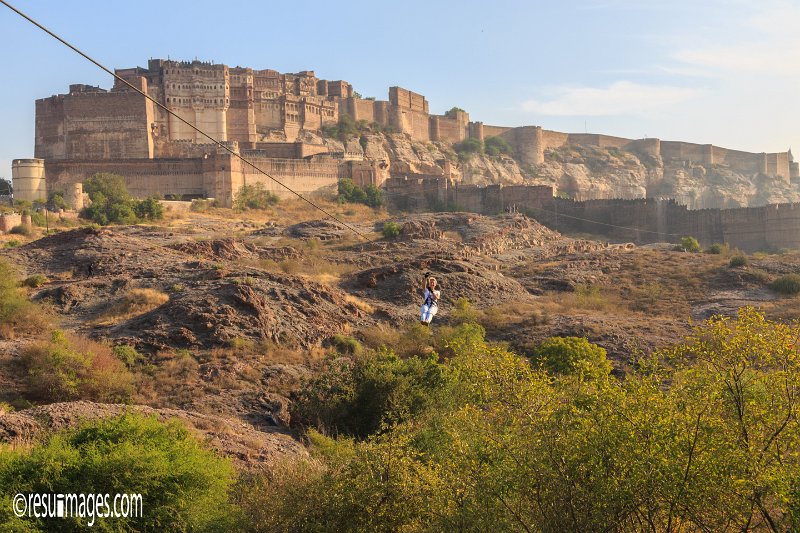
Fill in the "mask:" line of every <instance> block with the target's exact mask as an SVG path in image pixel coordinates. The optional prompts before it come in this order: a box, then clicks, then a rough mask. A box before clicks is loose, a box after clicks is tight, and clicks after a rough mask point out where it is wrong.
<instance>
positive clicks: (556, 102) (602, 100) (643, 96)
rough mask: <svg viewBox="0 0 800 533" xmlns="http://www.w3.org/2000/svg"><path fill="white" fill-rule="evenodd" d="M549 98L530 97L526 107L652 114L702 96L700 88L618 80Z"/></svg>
mask: <svg viewBox="0 0 800 533" xmlns="http://www.w3.org/2000/svg"><path fill="white" fill-rule="evenodd" d="M555 92H556V94H555V96H554V97H553V98H552V99H550V100H528V101H526V102H524V103H523V104H522V107H523V109H524V110H525V111H530V112H533V113H537V114H540V115H549V116H610V115H640V116H641V115H653V114H658V113H660V112H664V111H667V110H669V109H670V108H673V107H674V106H676V105H678V104H682V103H684V102H686V101H687V100H691V99H693V98H696V97H697V96H699V95H700V94H701V93H702V91H701V90H699V89H693V88H687V87H677V86H670V85H643V84H639V83H634V82H631V81H618V82H615V83H613V84H611V85H610V86H608V87H605V88H597V87H565V88H562V89H558V90H556V91H555Z"/></svg>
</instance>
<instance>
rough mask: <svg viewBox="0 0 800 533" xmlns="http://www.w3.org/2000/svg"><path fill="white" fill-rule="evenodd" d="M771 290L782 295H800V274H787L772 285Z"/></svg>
mask: <svg viewBox="0 0 800 533" xmlns="http://www.w3.org/2000/svg"><path fill="white" fill-rule="evenodd" d="M770 288H771V289H772V290H773V291H775V292H778V293H780V294H787V295H792V296H793V295H795V294H799V293H800V274H786V275H785V276H781V277H779V278H778V279H776V280H775V281H773V282H772V283H771V284H770Z"/></svg>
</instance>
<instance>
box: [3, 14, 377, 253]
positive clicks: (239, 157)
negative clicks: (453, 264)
mask: <svg viewBox="0 0 800 533" xmlns="http://www.w3.org/2000/svg"><path fill="white" fill-rule="evenodd" d="M0 4H3V5H4V6H6V7H7V8H8V9H10V10H11V11H13V12H14V13H16V14H17V15H19V16H20V17H22V18H24V19H25V20H27V21H28V22H30V23H31V24H33V25H34V26H36V27H37V28H39V29H40V30H42V31H43V32H45V33H47V34H48V35H49V36H50V37H52V38H54V39H55V40H57V41H59V42H60V43H61V44H63V45H65V46H67V47H68V48H70V49H71V50H72V51H73V52H75V53H77V54H79V55H81V56H82V57H83V58H84V59H86V60H88V61H90V62H91V63H93V64H94V65H95V66H96V67H98V68H100V69H101V70H103V71H104V72H106V73H108V74H110V75H111V76H113V77H114V79H116V80H118V81H120V82H122V83H124V84H125V85H127V86H128V87H129V88H131V89H133V90H134V91H136V92H137V93H139V94H141V95H142V96H144V97H145V98H146V99H147V100H150V101H151V102H153V103H154V104H155V105H157V106H158V107H160V108H161V109H163V110H164V111H166V112H167V113H169V114H170V115H172V116H173V117H175V118H177V119H178V120H180V121H181V122H183V123H184V124H186V125H187V126H189V127H190V128H192V129H193V130H194V131H196V132H197V133H199V134H200V135H202V136H203V137H205V138H207V139H208V140H210V141H211V142H212V143H214V144H215V145H217V146H219V147H220V148H222V149H224V150H225V151H226V152H228V153H230V154H231V155H232V156H234V157H236V158H238V159H239V160H240V161H242V162H243V163H246V164H247V165H249V166H251V167H252V168H253V169H255V170H256V171H257V172H259V173H261V174H263V175H264V176H266V177H268V178H269V179H271V180H272V181H274V182H275V183H277V184H278V185H280V186H281V187H283V188H284V189H286V190H287V191H289V192H290V193H292V194H294V195H295V196H297V197H298V198H300V199H301V200H303V201H304V202H306V203H308V204H309V205H311V206H312V207H314V208H315V209H318V210H319V211H321V212H322V213H324V214H325V215H327V216H328V217H330V218H332V219H333V220H335V221H336V222H338V223H339V224H341V225H343V226H344V227H346V228H347V229H349V230H351V231H352V232H353V233H355V234H356V235H358V236H359V237H361V238H362V239H364V240H365V241H367V242H373V240H372V239H370V238H369V237H367V236H366V235H364V234H363V233H361V232H360V231H358V230H357V229H356V228H354V227H353V226H351V225H350V224H348V223H347V222H344V221H343V220H341V219H339V218H338V217H336V216H335V215H333V214H332V213H329V212H328V211H326V210H325V209H323V208H322V207H320V206H319V205H317V204H315V203H314V202H312V201H311V200H309V199H308V198H306V197H305V196H303V195H302V194H300V193H299V192H297V191H295V190H294V189H292V188H290V187H289V186H287V185H284V184H283V183H282V182H280V181H278V180H277V179H275V178H273V177H272V176H271V175H270V174H269V173H268V172H267V171H265V170H263V169H261V168H259V167H258V166H256V165H255V164H254V163H251V162H250V161H249V160H248V159H247V158H245V157H243V156H242V155H241V154H239V153H237V152H235V151H233V150H231V149H230V148H228V147H227V146H225V145H224V144H222V143H221V142H220V141H218V140H216V139H215V138H213V137H212V136H211V135H209V134H208V133H206V132H204V131H203V130H201V129H200V128H198V127H197V126H195V125H194V124H192V123H191V122H189V121H188V120H186V119H184V118H183V117H181V116H180V115H178V114H177V113H175V112H174V111H172V110H171V109H170V108H169V107H167V106H166V105H164V104H162V103H161V102H159V101H158V100H156V99H155V98H153V97H151V96H150V95H148V94H147V93H145V92H144V91H142V90H141V89H139V88H138V87H136V86H134V85H133V84H131V83H130V82H129V81H128V80H126V79H124V78H122V77H120V76H119V75H117V73H116V72H112V71H111V69H109V68H107V67H106V66H104V65H103V64H101V63H99V62H98V61H96V60H94V59H92V57H90V56H89V55H88V54H86V53H84V52H82V51H81V50H80V49H79V48H78V47H76V46H74V45H72V44H70V43H69V42H67V41H66V40H64V39H62V38H61V37H59V36H58V35H56V34H55V33H53V32H52V31H50V30H49V29H47V28H45V27H44V26H43V25H41V24H40V23H38V22H36V21H35V20H34V19H32V18H31V17H29V16H28V15H26V14H25V13H23V12H22V11H20V10H19V9H17V8H15V7H14V6H12V5H11V4H9V3H8V2H6V1H5V0H0Z"/></svg>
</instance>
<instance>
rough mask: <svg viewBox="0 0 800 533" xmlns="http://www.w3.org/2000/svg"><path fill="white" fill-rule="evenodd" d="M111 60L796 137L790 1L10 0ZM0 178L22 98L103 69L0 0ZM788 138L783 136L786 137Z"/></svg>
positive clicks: (764, 142)
mask: <svg viewBox="0 0 800 533" xmlns="http://www.w3.org/2000/svg"><path fill="white" fill-rule="evenodd" d="M10 1H11V3H12V4H14V5H16V7H18V8H20V9H21V10H23V11H25V12H27V13H28V14H29V15H31V16H32V17H33V18H36V19H37V20H39V21H40V22H41V23H43V24H44V25H45V26H48V27H49V28H50V29H52V30H53V31H55V32H56V33H59V34H61V35H62V37H64V38H66V39H67V40H69V41H72V42H73V43H74V44H76V45H78V46H79V47H81V48H84V49H85V50H86V51H87V52H88V53H90V55H94V56H95V57H96V58H97V59H98V60H99V61H100V62H101V63H104V64H106V65H107V66H109V67H110V68H124V67H131V66H136V65H140V66H146V64H147V60H148V58H151V57H153V58H157V57H164V58H165V57H170V58H172V59H194V58H198V59H202V60H213V61H215V62H219V63H226V64H228V65H230V66H236V65H241V66H250V67H253V68H273V69H276V70H279V71H282V72H296V71H299V70H315V71H316V72H317V75H318V76H319V77H322V78H327V79H346V80H348V81H349V82H351V83H352V84H353V86H354V87H355V89H356V90H357V91H359V92H360V93H361V94H363V95H364V96H377V97H378V98H381V99H385V98H386V97H387V96H386V95H387V90H388V87H389V86H391V85H401V86H403V87H406V88H409V89H411V90H414V91H417V92H420V93H422V94H424V95H425V96H426V97H427V98H428V101H429V102H430V108H431V111H432V112H435V113H441V112H443V111H445V110H446V109H449V108H450V107H452V106H454V105H455V106H459V107H462V108H464V109H466V110H467V111H468V112H469V113H470V117H471V118H472V119H473V120H482V121H483V122H485V123H487V124H497V125H511V126H517V125H525V124H535V125H541V126H543V127H544V128H545V129H554V130H559V131H569V132H583V131H589V132H595V133H606V134H611V135H620V136H625V137H633V138H640V137H645V136H649V137H659V138H661V139H670V140H685V141H691V142H699V143H713V144H715V145H718V146H724V147H727V148H735V149H742V150H749V151H754V152H762V151H766V152H774V151H782V150H786V149H787V148H788V147H789V146H795V147H800V133H798V130H797V123H798V120H799V119H800V106H798V98H797V94H796V91H797V88H798V87H800V83H798V82H800V2H791V1H779V0H761V1H753V0H729V1H719V0H705V1H700V0H695V1H687V0H671V1H650V0H638V1H629V0H625V1H623V0H575V1H563V2H544V1H535V2H521V1H505V0H496V1H495V2H492V3H490V2H486V1H485V0H483V1H480V2H477V1H471V0H459V1H457V2H456V1H431V0H428V1H427V2H419V1H415V0H406V1H404V2H400V3H397V2H393V3H391V5H390V3H388V2H376V1H371V2H367V1H360V2H355V1H354V2H348V1H346V0H345V1H343V2H337V3H332V2H318V1H305V2H300V3H298V2H274V1H264V0H261V1H259V2H250V1H244V0H228V1H225V2H211V1H205V0H193V1H187V0H162V1H160V2H155V1H152V0H137V1H136V2H130V1H125V2H123V1H118V0H106V1H105V2H97V1H95V0H92V1H89V0H59V1H55V0H10ZM0 50H1V51H2V52H0V58H2V63H1V64H0V66H2V69H3V72H4V73H5V76H4V83H2V84H0V118H2V123H3V127H2V129H0V177H2V176H5V177H10V175H11V170H10V167H11V160H12V159H14V158H24V157H31V156H32V155H33V135H34V100H35V99H37V98H43V97H46V96H50V95H51V94H56V93H63V92H66V90H67V89H68V85H69V84H71V83H89V84H93V85H100V86H103V87H106V88H107V87H110V86H111V80H110V79H109V76H108V75H106V74H105V73H103V72H102V71H100V70H99V69H97V68H96V67H94V66H93V65H91V64H90V63H88V62H87V61H86V60H84V59H83V58H81V57H79V56H77V55H76V54H75V53H74V52H72V51H70V50H69V49H67V48H65V47H63V46H62V45H60V44H58V43H57V42H56V41H54V40H53V39H52V38H50V37H48V36H47V35H45V34H44V33H42V32H41V31H40V30H38V29H36V28H34V27H33V26H31V25H30V24H29V23H28V22H26V21H24V20H23V19H21V18H19V17H18V16H17V15H16V14H14V13H12V12H11V11H9V10H8V9H7V8H5V7H4V6H0ZM798 150H800V148H795V151H796V152H797V151H798Z"/></svg>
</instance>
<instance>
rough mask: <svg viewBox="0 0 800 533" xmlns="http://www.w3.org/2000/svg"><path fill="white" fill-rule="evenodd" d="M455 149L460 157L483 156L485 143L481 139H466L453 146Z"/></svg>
mask: <svg viewBox="0 0 800 533" xmlns="http://www.w3.org/2000/svg"><path fill="white" fill-rule="evenodd" d="M453 149H454V150H455V151H456V153H457V154H459V155H470V154H482V153H483V150H484V148H483V141H481V140H480V139H472V138H470V139H464V140H463V141H461V142H457V143H455V144H453Z"/></svg>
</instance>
